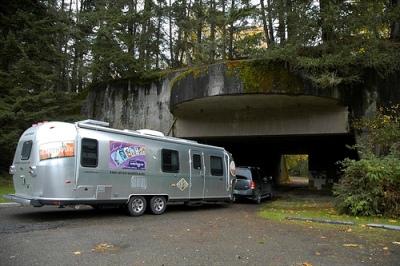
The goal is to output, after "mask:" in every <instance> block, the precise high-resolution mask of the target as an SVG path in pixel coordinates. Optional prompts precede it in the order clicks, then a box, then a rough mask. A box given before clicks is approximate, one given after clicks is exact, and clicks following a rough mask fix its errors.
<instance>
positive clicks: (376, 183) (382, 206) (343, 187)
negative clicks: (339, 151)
mask: <svg viewBox="0 0 400 266" xmlns="http://www.w3.org/2000/svg"><path fill="white" fill-rule="evenodd" d="M355 127H356V129H357V130H359V131H361V130H366V131H367V132H368V134H367V135H366V136H364V137H363V138H362V139H361V141H360V144H358V145H357V146H356V148H358V149H359V150H360V153H361V155H362V158H361V159H360V160H358V161H356V160H350V159H348V158H347V159H345V160H343V161H341V162H340V163H341V165H342V166H343V171H344V176H343V177H342V178H341V180H340V181H339V183H338V184H335V185H334V187H333V192H334V195H335V196H336V197H337V204H336V207H337V209H338V210H339V211H340V212H342V213H348V214H351V215H367V216H368V215H369V216H384V217H393V218H397V217H399V216H400V194H399V193H398V192H399V191H400V134H399V131H400V112H399V106H392V107H390V108H381V109H380V110H379V111H378V112H377V114H376V115H375V117H373V118H371V119H364V120H361V121H358V122H357V123H355Z"/></svg>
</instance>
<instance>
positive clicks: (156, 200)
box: [148, 196, 167, 215]
mask: <svg viewBox="0 0 400 266" xmlns="http://www.w3.org/2000/svg"><path fill="white" fill-rule="evenodd" d="M148 208H149V211H150V212H151V213H152V214H156V215H159V214H162V213H163V212H164V211H165V209H166V208H167V200H166V199H165V197H164V196H154V197H152V198H151V199H150V201H149V204H148Z"/></svg>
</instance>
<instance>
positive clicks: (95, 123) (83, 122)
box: [77, 119, 110, 127]
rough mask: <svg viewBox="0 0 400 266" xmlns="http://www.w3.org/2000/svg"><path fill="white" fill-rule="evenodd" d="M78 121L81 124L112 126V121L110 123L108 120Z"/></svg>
mask: <svg viewBox="0 0 400 266" xmlns="http://www.w3.org/2000/svg"><path fill="white" fill-rule="evenodd" d="M77 123H79V124H89V125H94V126H102V127H109V126H110V123H108V122H104V121H98V120H92V119H86V120H82V121H78V122H77Z"/></svg>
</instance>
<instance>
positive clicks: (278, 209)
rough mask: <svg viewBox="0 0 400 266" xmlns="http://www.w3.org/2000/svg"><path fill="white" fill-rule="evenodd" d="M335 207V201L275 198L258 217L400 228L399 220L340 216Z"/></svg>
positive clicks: (263, 208) (264, 207)
mask: <svg viewBox="0 0 400 266" xmlns="http://www.w3.org/2000/svg"><path fill="white" fill-rule="evenodd" d="M334 205H335V203H334V201H333V200H323V199H316V200H310V199H299V198H275V199H274V200H273V201H270V202H268V203H267V204H265V205H264V206H263V207H262V209H261V211H260V212H259V214H258V215H259V216H260V217H263V218H267V219H272V220H284V219H286V217H287V216H301V217H307V218H319V219H330V220H343V221H350V222H356V223H357V225H359V226H362V227H363V226H365V224H367V223H377V224H389V225H396V226H400V220H399V219H386V218H379V217H355V216H350V215H346V214H339V213H338V212H337V211H336V210H335V208H334ZM302 223H304V222H302Z"/></svg>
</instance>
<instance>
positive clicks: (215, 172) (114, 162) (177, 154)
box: [3, 120, 235, 214]
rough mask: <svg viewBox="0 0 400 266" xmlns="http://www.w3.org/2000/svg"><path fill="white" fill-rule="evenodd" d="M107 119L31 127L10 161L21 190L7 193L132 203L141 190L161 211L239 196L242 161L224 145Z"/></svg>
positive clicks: (42, 201) (45, 199)
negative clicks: (117, 125) (113, 124)
mask: <svg viewBox="0 0 400 266" xmlns="http://www.w3.org/2000/svg"><path fill="white" fill-rule="evenodd" d="M106 126H107V125H106V123H104V122H99V121H92V120H87V121H82V122H77V123H64V122H48V123H43V124H41V125H37V126H34V127H31V128H29V129H28V130H26V131H25V132H24V133H23V135H22V136H21V138H20V140H19V142H18V146H17V149H16V152H15V156H14V161H13V165H12V166H11V167H10V173H11V174H13V181H14V187H15V194H10V195H4V196H3V198H5V199H7V200H11V201H15V202H19V203H22V204H24V205H32V206H36V207H39V206H43V205H59V206H65V205H77V204H87V205H92V206H94V207H99V206H104V205H119V206H122V205H125V206H128V208H129V206H131V210H132V208H133V207H132V206H133V205H132V203H131V202H130V200H132V197H134V198H133V200H139V201H140V200H141V201H143V203H144V207H145V205H146V204H147V205H150V207H149V209H150V210H151V211H152V212H153V213H155V214H159V213H162V212H163V210H164V209H163V208H161V207H162V206H163V204H164V203H165V202H166V201H181V202H185V203H188V204H190V203H202V202H205V201H216V202H217V201H231V200H232V199H233V194H232V192H233V191H232V190H233V186H234V182H235V164H234V161H233V159H232V157H231V155H230V154H229V153H228V152H227V151H225V150H224V149H223V148H221V147H214V146H210V145H203V144H199V143H197V142H194V141H189V140H183V139H177V138H172V137H165V136H164V135H163V134H161V133H159V132H158V133H157V132H153V131H148V130H147V131H131V130H118V129H112V128H108V127H106ZM164 199H165V202H164ZM128 202H130V203H129V204H128ZM160 206H161V207H160ZM157 208H158V209H157ZM140 214H141V213H140Z"/></svg>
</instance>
